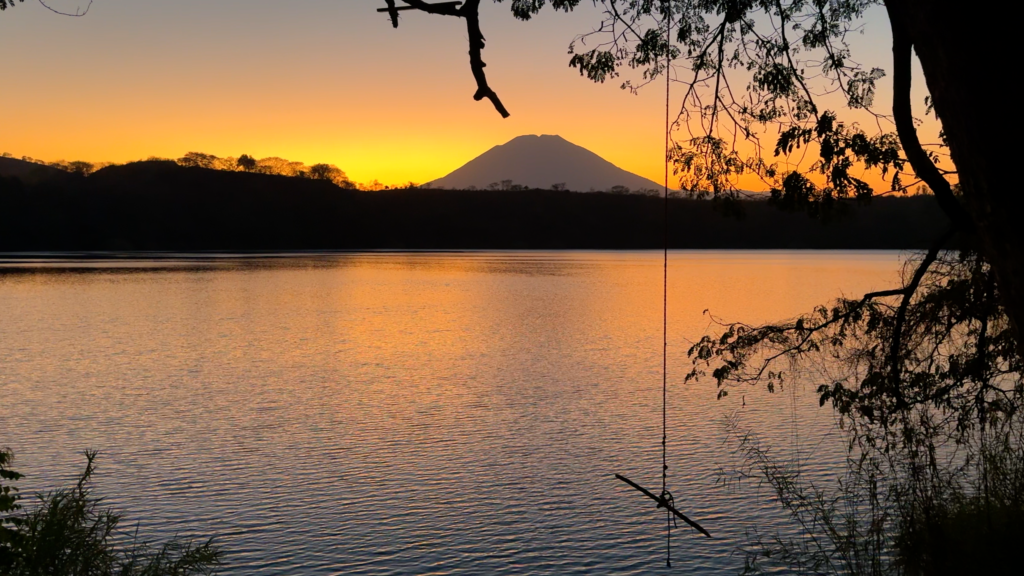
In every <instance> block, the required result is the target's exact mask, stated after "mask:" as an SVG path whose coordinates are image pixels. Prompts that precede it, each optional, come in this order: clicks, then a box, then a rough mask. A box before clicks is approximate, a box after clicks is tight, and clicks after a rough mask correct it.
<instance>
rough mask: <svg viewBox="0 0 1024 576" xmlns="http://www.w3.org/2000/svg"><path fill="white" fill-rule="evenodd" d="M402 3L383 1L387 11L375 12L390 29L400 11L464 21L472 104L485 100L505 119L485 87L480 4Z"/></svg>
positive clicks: (500, 106) (502, 107)
mask: <svg viewBox="0 0 1024 576" xmlns="http://www.w3.org/2000/svg"><path fill="white" fill-rule="evenodd" d="M402 1H403V2H405V3H406V4H408V6H396V5H395V0H385V2H386V3H387V7H386V8H382V9H379V10H378V12H387V13H388V15H389V16H391V25H392V26H394V27H395V28H398V12H399V11H402V10H419V11H421V12H426V13H428V14H439V15H441V16H455V17H456V18H465V20H466V28H467V31H468V32H469V68H470V70H472V71H473V78H474V79H475V80H476V93H475V94H473V100H476V101H477V102H479V101H480V100H483V99H484V98H487V99H488V100H490V101H491V104H493V105H494V109H495V110H497V111H498V113H499V114H501V117H502V118H508V117H509V112H508V110H507V109H506V108H505V105H504V104H502V103H501V99H500V98H498V95H497V94H496V93H495V92H494V90H492V89H491V87H490V86H489V85H488V84H487V75H486V74H485V73H484V67H486V66H487V64H486V63H485V62H484V61H483V56H482V54H483V49H484V45H485V38H484V35H483V32H481V31H480V0H466V2H465V4H463V3H462V2H439V3H436V4H428V3H427V2H424V1H423V0H402Z"/></svg>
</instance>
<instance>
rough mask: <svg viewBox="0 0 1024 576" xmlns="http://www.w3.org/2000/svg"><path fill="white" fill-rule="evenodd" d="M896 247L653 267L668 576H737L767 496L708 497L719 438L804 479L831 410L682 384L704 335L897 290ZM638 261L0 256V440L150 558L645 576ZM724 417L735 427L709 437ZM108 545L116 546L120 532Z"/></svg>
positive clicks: (654, 375)
mask: <svg viewBox="0 0 1024 576" xmlns="http://www.w3.org/2000/svg"><path fill="white" fill-rule="evenodd" d="M905 256H906V254H900V253H896V252H776V251H765V252H728V251H723V252H712V251H708V252H673V253H671V256H670V268H669V307H668V310H669V364H668V370H669V372H668V374H669V386H670V387H669V406H668V418H669V432H668V438H669V442H668V456H669V467H670V469H669V474H670V477H669V489H670V490H671V491H672V493H673V494H674V496H675V499H676V503H677V506H678V507H679V508H680V509H681V510H682V511H683V512H684V513H686V514H688V515H690V516H691V517H692V518H694V519H696V520H697V521H698V522H700V523H701V524H702V525H703V526H704V527H705V528H707V529H708V530H709V531H710V532H711V534H712V535H713V536H714V539H710V540H709V539H707V538H704V537H703V536H700V535H699V534H697V533H696V532H694V531H693V530H691V529H689V528H687V527H685V526H682V525H680V528H679V529H678V530H675V531H673V539H672V547H673V560H674V562H673V564H674V567H675V568H676V570H677V571H678V572H680V573H702V574H703V573H707V574H717V573H735V572H737V571H738V569H739V568H740V567H741V566H742V557H741V556H740V555H738V554H737V553H736V550H737V548H738V547H739V546H741V545H742V544H743V542H744V541H745V537H744V535H745V534H746V533H747V532H748V531H750V530H753V529H758V530H761V531H762V532H764V531H769V532H770V531H771V530H774V529H776V528H778V529H781V530H783V531H791V529H792V528H791V526H790V525H789V523H788V521H787V520H786V517H785V515H784V514H782V512H781V511H780V509H779V507H778V505H777V504H775V503H774V502H772V500H771V496H772V494H771V492H770V490H768V489H767V488H766V487H763V486H758V485H757V483H756V482H753V481H749V480H747V481H743V482H738V483H737V482H734V481H724V480H728V479H731V478H734V476H733V475H732V474H731V471H732V470H734V469H735V468H736V467H737V466H738V465H739V463H740V460H739V457H738V456H737V454H736V453H735V448H736V439H735V434H736V433H737V432H745V431H755V432H757V433H758V434H759V435H760V436H761V437H762V438H763V440H764V442H766V443H768V444H769V445H771V446H773V447H774V448H775V449H776V453H777V454H778V455H779V457H781V458H799V463H800V465H801V468H802V470H804V471H805V473H807V474H809V475H812V476H813V477H816V478H819V479H820V481H824V482H827V481H828V478H830V477H831V476H833V475H834V472H836V471H837V470H839V467H840V466H841V462H842V457H843V452H842V449H841V444H842V440H841V438H840V436H839V435H838V433H837V431H836V429H835V425H834V418H833V414H832V411H831V409H830V408H829V407H828V406H826V407H825V408H819V407H818V402H817V398H816V397H815V395H814V393H813V389H814V387H815V386H816V384H817V382H815V381H814V380H813V377H811V376H807V377H805V378H804V380H803V381H802V382H799V383H797V384H794V385H792V386H789V387H787V388H786V389H785V390H784V391H782V392H777V393H775V394H767V393H766V392H765V391H764V390H761V389H754V388H746V389H736V390H733V391H732V393H731V394H730V395H729V396H728V397H727V398H725V399H722V400H716V389H715V387H714V383H713V382H710V381H700V382H690V383H688V384H684V382H683V376H684V375H685V374H686V372H687V371H688V370H689V367H690V361H689V360H688V358H687V356H686V351H687V348H688V347H689V345H690V344H691V342H693V341H695V340H696V339H698V338H699V337H700V336H701V335H703V334H704V333H705V332H706V331H708V330H712V331H713V330H714V326H712V325H711V320H710V317H709V315H707V314H705V313H704V311H705V310H709V311H710V313H711V314H713V315H714V316H715V317H717V318H721V319H724V320H736V321H744V322H751V323H756V322H764V321H770V320H779V319H783V318H788V317H792V316H794V315H796V314H799V313H801V312H807V311H810V310H811V309H812V308H813V306H815V305H817V304H821V303H826V302H828V301H829V300H831V299H833V298H835V297H837V296H840V295H842V294H845V295H848V296H851V297H853V296H859V295H860V294H861V293H863V292H864V291H869V290H878V289H884V288H890V287H894V286H895V285H896V284H897V282H898V280H899V273H900V270H901V266H902V262H903V260H904V258H905ZM661 258H662V255H661V253H660V252H526V253H520V252H469V253H362V254H312V255H311V254H297V255H277V256H247V257H239V256H232V255H204V256H189V255H162V256H161V257H159V258H139V257H129V256H122V257H116V258H115V257H110V258H86V259H75V258H57V257H48V258H39V259H36V260H31V259H30V260H25V259H10V258H3V257H0V310H2V311H3V312H2V315H3V316H2V320H0V398H2V399H3V412H2V413H0V445H7V446H9V447H10V448H12V449H13V450H14V452H15V454H16V467H15V469H16V470H18V471H20V472H22V473H24V474H26V478H25V479H24V480H23V481H22V482H21V483H20V485H21V486H22V489H23V492H25V493H30V492H31V491H34V490H43V489H49V488H52V487H54V486H56V485H60V484H62V483H68V482H70V481H71V480H72V479H73V478H74V477H75V475H76V474H77V473H78V472H79V471H80V470H81V468H82V466H83V463H84V458H83V457H82V455H81V452H82V451H83V450H84V449H87V448H91V449H96V450H99V451H100V456H99V459H98V466H97V472H96V476H95V486H96V493H97V494H98V495H101V496H104V497H106V498H107V502H108V503H109V504H110V505H112V506H114V507H115V508H118V509H120V510H122V511H123V512H124V513H125V516H126V519H127V522H128V525H126V528H127V529H130V530H134V528H135V522H136V521H138V522H140V527H139V533H140V534H141V535H143V536H146V537H151V538H165V537H168V536H170V535H173V534H176V533H177V534H184V535H215V536H216V537H217V541H218V542H219V543H220V545H221V546H222V547H223V549H224V550H225V553H226V556H225V560H226V562H227V566H226V567H225V569H224V571H223V573H225V574H266V575H270V574H275V575H276V574H318V575H319V574H509V575H513V574H627V575H628V574H646V573H650V572H651V571H652V570H654V569H659V568H663V567H664V562H665V516H664V512H663V511H658V510H656V509H655V507H654V505H653V503H652V502H651V501H649V500H646V499H645V498H644V497H643V496H642V495H640V494H639V493H638V492H636V491H634V490H633V489H631V488H629V487H628V486H626V485H625V484H623V483H621V482H619V481H617V480H616V479H615V478H614V476H613V474H615V473H620V474H623V475H625V476H628V477H630V478H631V479H633V480H635V481H637V482H640V483H641V484H644V485H647V486H648V487H650V488H651V489H652V490H654V491H655V492H657V488H659V487H660V484H659V482H660V466H661V338H662V324H661V322H662V298H661V289H662V288H661V287H662V260H661ZM730 422H731V423H732V424H731V425H730ZM129 525H130V526H129Z"/></svg>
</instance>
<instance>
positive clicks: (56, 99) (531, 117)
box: [0, 0, 923, 187]
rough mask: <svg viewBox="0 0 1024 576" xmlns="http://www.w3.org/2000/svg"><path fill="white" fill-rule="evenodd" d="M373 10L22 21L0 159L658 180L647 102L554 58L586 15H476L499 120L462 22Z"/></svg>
mask: <svg viewBox="0 0 1024 576" xmlns="http://www.w3.org/2000/svg"><path fill="white" fill-rule="evenodd" d="M77 1H78V0H54V4H55V5H57V6H59V7H61V8H70V9H71V11H73V10H74V6H75V5H76V4H77ZM378 4H381V5H382V3H380V2H377V1H370V0H342V1H336V0H334V1H328V0H308V1H307V2H305V3H303V4H301V5H296V4H294V3H287V4H285V3H279V2H272V1H270V0H248V1H247V0H214V1H212V2H211V1H202V0H179V1H177V2H173V3H170V2H154V1H144V2H140V1H137V0H136V1H132V0H96V2H95V3H94V4H93V6H92V8H91V10H90V12H89V14H88V15H87V16H86V17H84V18H64V17H60V16H56V15H53V14H51V13H49V12H47V11H46V10H45V9H43V8H42V7H41V6H39V5H38V4H35V3H32V2H29V3H26V4H18V5H17V6H16V7H15V8H13V9H9V10H7V11H5V12H4V13H3V14H2V15H0V45H3V46H4V47H5V48H7V49H8V51H11V50H14V49H15V48H16V55H14V56H11V57H9V58H8V60H7V61H6V63H5V66H6V67H7V70H6V76H7V78H10V79H16V84H17V87H16V89H15V90H11V89H9V90H8V91H7V96H8V102H7V103H6V104H5V105H4V106H2V107H0V126H3V132H2V133H0V152H10V153H11V154H13V155H15V156H16V157H20V156H23V155H26V156H31V157H34V158H41V159H44V160H48V161H53V160H58V159H64V160H78V159H81V160H88V161H94V162H126V161H131V160H137V159H142V158H146V157H150V156H158V157H172V158H174V157H179V156H181V155H183V154H184V153H186V152H189V151H200V152H206V153H210V154H215V155H217V156H238V155H240V154H243V153H246V154H250V155H253V156H256V157H267V156H278V157H282V158H287V159H289V160H297V161H302V162H305V163H306V164H313V163H317V162H326V163H330V164H335V165H337V166H339V167H340V168H342V169H343V170H344V171H345V172H346V173H347V174H348V175H349V177H350V178H352V179H353V180H355V181H357V182H369V181H371V180H374V179H376V180H379V181H381V182H384V183H389V184H398V183H404V182H408V181H413V182H420V183H422V182H426V181H429V180H432V179H435V178H439V177H441V176H444V175H445V174H447V173H449V172H451V171H452V170H454V169H456V168H458V167H459V166H461V165H462V164H464V163H465V162H467V161H469V160H471V159H472V158H474V157H476V156H477V155H479V154H481V153H483V152H485V151H486V150H488V149H490V148H491V147H492V146H495V145H498V144H502V143H504V142H507V141H508V140H511V139H512V138H514V137H516V136H519V135H522V134H558V135H560V136H562V137H564V138H565V139H567V140H569V141H571V142H573V143H575V144H578V145H580V146H583V147H585V148H587V149H589V150H591V151H593V152H595V153H596V154H598V155H600V156H602V157H604V158H605V159H607V160H609V161H610V162H612V163H614V164H616V165H618V166H619V167H621V168H623V169H626V170H629V171H631V172H635V173H637V174H639V175H641V176H644V177H646V178H650V179H651V180H654V181H656V182H660V181H662V174H663V164H662V161H663V157H664V156H663V126H664V92H663V91H662V90H661V88H657V89H655V88H656V87H651V88H650V89H646V90H644V91H642V92H641V93H640V94H639V95H632V94H630V93H628V92H626V91H623V90H621V89H619V83H620V81H621V80H614V81H609V82H608V83H606V84H603V85H595V84H593V83H591V82H590V81H588V80H585V79H583V78H581V77H580V76H579V73H578V72H577V71H576V70H573V69H571V68H569V67H568V55H567V53H566V52H567V46H568V43H569V42H570V41H571V40H572V39H573V37H574V36H575V35H576V34H578V33H580V32H583V31H587V30H589V29H590V28H591V27H593V26H595V25H596V24H597V23H598V22H599V20H600V17H599V14H598V13H597V11H596V10H594V9H593V8H590V7H582V8H581V9H580V10H579V11H578V12H577V13H574V14H569V15H566V14H562V13H557V12H554V11H551V10H546V11H545V12H544V13H542V14H541V15H540V16H539V17H538V18H536V19H534V20H532V21H530V22H520V21H517V20H515V19H514V18H513V17H512V16H511V14H510V13H509V7H508V4H507V3H504V4H491V3H487V2H485V3H484V4H483V5H482V25H483V28H484V34H485V35H486V36H487V39H488V45H487V49H486V50H485V52H484V59H485V61H486V62H487V63H488V68H487V72H488V76H489V80H490V83H491V85H492V87H493V88H494V89H495V90H496V91H497V92H498V93H499V95H500V96H501V98H502V100H503V101H504V103H505V104H506V106H507V107H508V108H509V110H510V111H511V112H512V116H511V118H509V119H502V118H501V117H500V116H499V115H498V114H497V113H496V112H495V111H494V109H493V108H492V107H491V106H490V104H489V103H487V102H486V101H484V102H474V101H473V100H472V98H471V96H472V94H473V92H474V90H475V86H474V83H473V79H472V75H471V74H470V70H469V67H468V62H467V57H466V39H465V30H464V24H463V23H462V22H461V21H460V20H456V19H453V18H445V17H439V16H431V15H426V14H418V13H405V15H404V16H403V19H402V21H401V25H400V27H399V28H398V29H397V30H394V29H392V28H391V26H390V24H389V22H388V20H387V17H386V15H383V14H378V13H377V12H376V11H375V10H376V8H378V7H379V6H378ZM881 24H883V25H882V26H877V27H875V28H879V29H880V30H881V31H880V32H879V31H876V30H873V29H871V27H870V26H869V27H868V28H869V29H871V30H869V31H870V32H871V33H872V34H876V36H877V35H881V36H880V37H882V39H883V40H884V41H882V42H879V41H878V38H877V37H874V36H870V35H869V36H868V37H866V38H864V39H862V40H857V41H858V42H860V43H861V44H863V50H862V51H861V52H862V53H863V54H864V56H865V60H866V61H865V62H862V63H863V64H865V65H867V66H871V65H876V63H875V62H874V60H880V62H879V63H878V64H880V65H881V66H883V67H888V66H887V62H886V61H885V58H886V57H887V52H886V49H885V47H886V46H887V44H886V42H887V31H886V26H884V24H885V22H884V21H883V22H881ZM879 44H881V45H882V48H881V49H880V48H878V45H879ZM919 91H920V90H919ZM921 94H922V95H921V96H920V98H919V99H923V92H922V93H921ZM884 98H886V92H885V87H884V85H883V87H882V91H881V92H880V94H879V99H880V102H884V101H885V100H884ZM917 100H918V99H917V98H916V99H915V102H916V101H917ZM883 108H885V106H883ZM883 111H884V110H883ZM921 112H923V110H922V111H921ZM873 183H874V182H873ZM674 184H675V182H673V185H674ZM755 185H756V183H754V182H753V181H752V184H751V187H754V186H755ZM878 185H881V184H880V183H879V184H878Z"/></svg>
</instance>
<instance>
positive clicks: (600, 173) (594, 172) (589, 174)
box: [428, 134, 662, 192]
mask: <svg viewBox="0 0 1024 576" xmlns="http://www.w3.org/2000/svg"><path fill="white" fill-rule="evenodd" d="M510 184H511V185H520V186H524V187H527V188H543V189H549V188H552V187H555V186H558V187H562V186H564V188H565V189H566V190H575V191H579V192H587V191H606V190H611V189H612V188H614V187H618V186H622V187H626V188H629V189H630V190H643V189H648V190H651V189H653V190H660V189H661V188H662V185H661V184H658V183H657V182H654V181H652V180H648V179H647V178H644V177H642V176H638V175H636V174H633V173H632V172H627V171H625V170H623V169H622V168H619V167H618V166H616V165H614V164H612V163H611V162H609V161H607V160H605V159H604V158H601V157H600V156H598V155H597V154H594V153H593V152H591V151H590V150H587V149H586V148H584V147H582V146H577V145H576V144H573V143H572V142H569V141H568V140H566V139H565V138H562V137H561V136H551V135H542V136H536V135H532V134H531V135H525V136H518V137H516V138H513V139H512V140H510V141H508V142H507V143H505V144H500V145H498V146H495V147H494V148H491V149H490V150H488V151H487V152H484V153H483V154H481V155H479V156H477V157H476V158H474V159H472V160H470V161H469V162H467V163H466V164H465V165H463V166H462V167H461V168H459V169H457V170H455V171H454V172H452V173H451V174H448V175H447V176H445V177H443V178H438V179H437V180H434V181H433V182H430V183H429V184H428V185H429V186H430V187H431V188H443V189H455V190H464V189H472V188H477V189H486V188H488V187H490V188H508V187H509V185H510Z"/></svg>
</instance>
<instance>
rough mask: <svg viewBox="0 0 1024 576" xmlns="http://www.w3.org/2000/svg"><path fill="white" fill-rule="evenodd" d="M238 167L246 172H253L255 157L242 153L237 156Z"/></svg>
mask: <svg viewBox="0 0 1024 576" xmlns="http://www.w3.org/2000/svg"><path fill="white" fill-rule="evenodd" d="M237 164H238V167H239V168H241V169H242V170H245V171H246V172H253V171H255V170H256V166H257V162H256V159H255V158H253V157H252V156H249V155H248V154H242V155H241V156H239V157H238V161H237Z"/></svg>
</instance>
